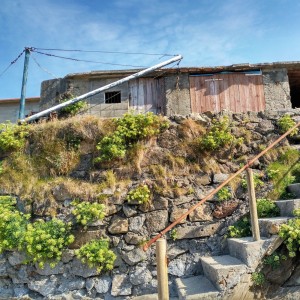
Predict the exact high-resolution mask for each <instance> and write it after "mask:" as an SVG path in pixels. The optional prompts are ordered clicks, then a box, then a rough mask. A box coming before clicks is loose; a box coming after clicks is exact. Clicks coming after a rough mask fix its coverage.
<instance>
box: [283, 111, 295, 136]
mask: <svg viewBox="0 0 300 300" xmlns="http://www.w3.org/2000/svg"><path fill="white" fill-rule="evenodd" d="M295 125H296V122H295V121H294V120H293V119H292V118H291V116H290V115H284V116H282V117H281V118H280V119H279V120H278V127H279V130H280V132H281V133H285V132H287V131H288V130H289V129H291V128H292V127H293V126H295ZM298 131H299V130H298V128H295V129H294V130H293V131H292V132H291V133H290V136H294V135H296V134H298Z"/></svg>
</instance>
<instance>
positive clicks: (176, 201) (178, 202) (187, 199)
mask: <svg viewBox="0 0 300 300" xmlns="http://www.w3.org/2000/svg"><path fill="white" fill-rule="evenodd" d="M193 199H194V196H192V195H190V196H180V197H178V198H176V199H174V200H173V204H174V205H181V204H184V203H190V202H191V201H193Z"/></svg>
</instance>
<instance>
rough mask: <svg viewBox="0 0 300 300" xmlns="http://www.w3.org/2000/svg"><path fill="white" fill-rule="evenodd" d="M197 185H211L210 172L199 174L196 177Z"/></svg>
mask: <svg viewBox="0 0 300 300" xmlns="http://www.w3.org/2000/svg"><path fill="white" fill-rule="evenodd" d="M195 183H196V184H197V185H209V184H211V177H210V176H209V175H208V174H203V175H199V176H197V177H196V178H195Z"/></svg>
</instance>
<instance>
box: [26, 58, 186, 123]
mask: <svg viewBox="0 0 300 300" xmlns="http://www.w3.org/2000/svg"><path fill="white" fill-rule="evenodd" d="M182 58H183V57H182V56H181V55H177V56H175V57H173V58H171V59H169V60H166V61H164V62H161V63H159V64H157V65H155V66H152V67H150V68H148V69H145V70H143V71H140V72H137V73H134V74H132V75H130V76H127V77H125V78H123V79H120V80H118V81H115V82H113V83H110V84H108V85H105V86H103V87H101V88H98V89H96V90H93V91H91V92H88V93H86V94H83V95H81V96H78V97H76V98H73V99H70V100H68V101H66V102H63V103H60V104H58V105H55V106H53V107H50V108H48V109H46V110H43V111H41V112H39V113H37V114H34V115H32V116H30V117H28V118H26V119H21V122H30V121H33V120H36V119H38V118H40V117H43V116H45V115H47V114H49V113H51V112H53V111H58V110H60V109H62V108H63V107H66V106H68V105H70V104H73V103H76V102H78V101H80V100H83V99H86V98H88V97H91V96H94V95H96V94H98V93H100V92H103V91H106V90H108V89H110V88H112V87H115V86H117V85H120V84H122V83H124V82H127V81H129V80H131V79H135V78H138V77H141V76H143V75H145V74H148V73H150V72H152V71H154V70H156V69H159V68H161V67H164V66H166V65H169V64H171V63H173V62H176V61H179V60H181V59H182Z"/></svg>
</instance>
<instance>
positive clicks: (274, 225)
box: [258, 217, 291, 237]
mask: <svg viewBox="0 0 300 300" xmlns="http://www.w3.org/2000/svg"><path fill="white" fill-rule="evenodd" d="M289 219H291V217H276V218H263V219H258V224H259V231H260V234H261V236H262V237H270V236H272V235H274V234H278V232H279V228H280V225H282V224H285V223H287V222H288V220H289Z"/></svg>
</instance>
